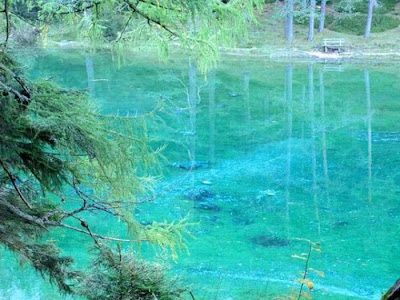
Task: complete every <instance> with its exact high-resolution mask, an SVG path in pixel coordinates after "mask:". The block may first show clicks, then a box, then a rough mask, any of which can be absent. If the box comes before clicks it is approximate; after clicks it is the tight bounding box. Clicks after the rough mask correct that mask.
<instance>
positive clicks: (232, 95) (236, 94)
mask: <svg viewBox="0 0 400 300" xmlns="http://www.w3.org/2000/svg"><path fill="white" fill-rule="evenodd" d="M240 95H241V94H239V93H236V92H231V93H229V96H230V97H232V98H235V97H238V96H240Z"/></svg>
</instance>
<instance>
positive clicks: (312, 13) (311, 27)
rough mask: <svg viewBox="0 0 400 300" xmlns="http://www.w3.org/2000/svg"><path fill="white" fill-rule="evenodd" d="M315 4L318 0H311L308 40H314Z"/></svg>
mask: <svg viewBox="0 0 400 300" xmlns="http://www.w3.org/2000/svg"><path fill="white" fill-rule="evenodd" d="M315 5H316V0H311V1H310V23H309V27H308V38H307V40H308V41H310V42H311V41H312V40H313V39H314V21H315V20H314V17H315Z"/></svg>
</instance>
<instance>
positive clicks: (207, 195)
mask: <svg viewBox="0 0 400 300" xmlns="http://www.w3.org/2000/svg"><path fill="white" fill-rule="evenodd" d="M187 197H188V198H189V199H190V200H192V201H199V202H206V201H207V200H209V199H212V198H214V197H215V194H214V193H213V192H212V191H210V190H208V189H193V190H190V191H189V192H188V194H187Z"/></svg>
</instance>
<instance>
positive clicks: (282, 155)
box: [0, 49, 400, 299]
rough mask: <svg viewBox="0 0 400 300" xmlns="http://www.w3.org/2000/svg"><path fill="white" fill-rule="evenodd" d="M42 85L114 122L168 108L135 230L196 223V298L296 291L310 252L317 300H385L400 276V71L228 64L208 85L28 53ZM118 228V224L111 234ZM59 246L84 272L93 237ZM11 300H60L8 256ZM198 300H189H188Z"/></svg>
mask: <svg viewBox="0 0 400 300" xmlns="http://www.w3.org/2000/svg"><path fill="white" fill-rule="evenodd" d="M18 56H19V57H21V58H22V59H23V60H24V63H25V65H26V68H27V72H28V73H29V74H30V75H31V77H32V78H39V77H45V78H49V77H51V78H52V79H53V80H55V81H56V82H58V83H59V84H60V85H62V86H64V87H71V88H79V89H87V90H88V93H89V94H90V95H91V96H92V97H93V98H94V99H95V101H96V102H97V103H99V104H100V106H101V109H102V111H103V112H104V113H105V114H119V115H130V116H134V115H141V114H143V113H146V112H149V111H152V110H154V109H155V108H156V107H158V106H160V105H161V104H162V106H163V108H162V109H161V110H160V111H159V112H158V116H159V118H160V119H159V121H158V122H152V123H150V124H153V125H152V126H150V127H149V134H150V136H151V137H152V138H153V139H154V146H161V145H166V146H167V147H166V150H165V151H164V155H165V157H166V158H167V161H165V163H164V164H163V177H162V178H161V179H160V181H159V182H158V184H157V185H156V187H155V188H156V192H155V193H156V200H155V201H154V202H152V203H148V204H145V205H142V206H139V207H138V208H137V210H136V212H135V213H136V215H137V218H138V219H139V220H140V221H142V222H144V223H147V222H151V221H152V220H157V221H163V220H169V221H172V220H178V219H179V218H182V217H184V216H186V215H187V214H190V220H191V221H193V222H199V223H198V225H196V226H194V227H193V228H192V232H193V235H194V238H188V240H187V247H188V249H189V252H190V254H188V253H186V252H182V253H180V255H179V259H178V260H177V261H176V262H171V273H173V274H179V275H181V276H182V277H183V278H184V281H185V282H186V283H188V284H190V285H191V286H192V288H193V293H194V294H195V295H196V299H273V298H274V297H276V296H279V295H288V294H290V293H291V292H292V291H294V292H295V291H297V290H298V288H299V284H298V283H297V282H296V278H299V277H300V275H299V272H302V271H303V270H304V261H302V260H299V259H295V258H293V257H292V255H293V254H298V255H300V254H301V253H306V252H308V249H309V245H308V243H307V242H305V241H303V240H304V239H307V240H311V241H314V242H319V243H320V244H321V248H322V253H318V252H312V254H311V257H310V267H312V268H315V269H317V270H321V271H323V272H325V277H324V278H321V277H320V276H318V274H317V273H316V272H313V271H311V272H310V273H309V277H308V278H309V279H310V280H312V281H313V282H314V284H315V288H314V290H313V292H312V295H313V298H314V299H379V297H380V295H381V293H382V292H384V291H386V290H387V289H388V288H389V287H390V286H391V285H392V284H393V283H394V282H395V281H396V280H397V279H398V278H399V276H400V242H399V235H400V226H399V224H400V122H399V119H400V114H399V113H400V72H399V68H398V66H396V65H386V64H373V65H361V64H351V63H342V64H339V63H335V64H320V63H306V62H303V63H294V62H293V63H287V62H270V61H268V60H266V59H254V58H243V57H241V58H235V57H230V58H225V59H223V60H222V62H221V64H220V65H219V66H218V68H217V69H216V70H213V71H210V72H209V73H207V74H200V73H199V71H198V70H197V69H196V66H195V64H194V63H193V62H190V61H189V60H188V59H187V58H172V59H171V60H170V61H168V62H160V61H159V60H158V59H157V58H151V57H141V56H140V57H139V56H137V55H136V56H135V55H131V56H130V57H127V58H124V59H123V60H121V59H118V58H117V57H113V56H112V55H110V54H109V53H97V54H88V53H86V54H85V53H81V52H77V51H72V50H62V49H55V50H46V51H43V50H36V51H33V52H32V51H26V52H22V53H21V52H18ZM119 225H120V224H108V229H107V230H109V232H110V233H115V232H118V230H119V229H118V226H119ZM67 234H68V233H66V232H62V233H60V234H59V236H57V238H59V239H60V243H59V244H60V246H61V247H62V248H63V249H65V251H66V253H68V254H75V255H76V256H77V257H78V263H79V262H80V263H82V264H85V263H87V260H88V254H87V252H86V251H85V250H84V251H82V243H83V244H85V243H86V244H87V245H89V244H90V241H87V240H86V238H85V237H79V236H77V237H76V238H71V235H67ZM0 266H1V268H2V272H1V280H0V299H62V296H60V295H59V294H58V293H57V292H56V290H55V289H54V288H52V287H51V286H50V285H49V284H48V283H47V282H46V281H44V280H42V279H41V278H40V276H38V275H37V274H35V273H34V272H33V271H32V270H30V269H29V266H25V267H24V268H23V269H22V270H21V269H20V268H19V266H18V262H17V261H16V260H15V259H14V258H13V256H12V255H10V254H9V253H7V252H3V253H2V254H1V255H0ZM188 299H189V298H188Z"/></svg>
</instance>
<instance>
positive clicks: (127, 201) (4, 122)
mask: <svg viewBox="0 0 400 300" xmlns="http://www.w3.org/2000/svg"><path fill="white" fill-rule="evenodd" d="M0 61H1V62H0V71H1V74H0V76H1V87H0V89H1V91H0V93H1V97H0V131H1V135H0V216H1V218H0V233H1V234H0V243H1V244H2V245H4V246H6V247H7V248H8V249H10V250H12V251H14V252H15V253H18V254H20V256H21V258H22V260H23V261H29V262H30V263H31V264H32V265H33V267H34V268H36V269H37V270H38V271H39V272H40V274H42V275H44V276H47V277H48V278H49V279H50V282H55V283H56V284H57V285H58V287H59V288H60V289H61V290H62V291H65V292H73V289H72V287H71V286H72V285H73V284H74V280H77V279H80V280H82V278H84V277H85V275H84V274H83V273H80V272H77V271H76V270H73V269H72V268H71V266H72V263H73V259H72V258H71V257H62V256H60V249H58V248H57V246H56V244H55V243H54V242H46V233H47V231H49V230H50V229H51V228H53V227H63V228H66V229H68V230H72V231H76V232H79V233H82V234H85V235H87V236H88V237H89V238H91V239H93V241H94V243H95V245H96V247H97V248H98V249H99V253H100V254H101V255H103V256H104V255H105V254H104V253H108V254H110V253H112V251H111V250H109V249H108V247H107V246H106V244H105V241H107V240H114V241H125V242H141V241H146V242H150V243H154V244H159V245H161V246H162V247H163V248H170V249H171V250H172V251H173V254H176V250H177V249H179V248H180V247H182V245H183V237H182V234H183V233H184V232H185V230H186V223H184V222H178V223H176V224H157V225H155V226H143V225H141V224H140V223H139V222H137V221H136V220H135V219H134V218H133V216H132V212H133V211H134V207H135V205H136V204H138V203H139V202H140V199H139V198H138V197H139V196H140V195H143V194H144V193H145V191H147V190H148V189H149V188H150V186H151V182H152V174H151V171H150V167H152V166H154V165H156V164H157V160H158V152H157V151H154V150H152V149H151V148H150V147H149V146H148V143H149V140H148V138H147V136H146V131H145V123H146V119H148V118H150V117H151V114H150V115H148V116H142V117H137V118H122V117H115V116H110V117H106V116H102V115H99V114H98V113H97V112H96V110H95V109H94V108H93V106H92V105H91V104H90V102H89V100H88V98H87V97H86V95H85V94H84V93H82V92H77V91H70V90H64V89H61V88H59V87H57V86H55V85H53V84H51V83H50V82H45V81H42V82H37V83H31V82H28V81H26V80H23V79H21V78H22V74H21V73H20V70H19V68H18V67H17V65H16V63H14V62H13V61H12V60H11V59H9V58H8V57H7V56H6V55H5V54H2V56H1V57H0ZM89 188H90V190H89ZM88 190H89V191H88ZM89 212H90V213H96V212H97V213H100V212H101V213H107V214H108V215H109V216H110V218H115V220H116V219H117V218H118V220H123V221H125V223H126V224H127V225H128V226H127V227H129V231H130V232H131V236H130V237H128V238H127V237H124V238H123V239H119V238H117V237H106V236H103V235H101V234H98V233H96V232H93V231H92V230H91V224H90V222H87V221H85V219H84V217H85V216H86V215H87V213H89ZM110 255H111V254H110ZM121 255H122V254H121ZM99 299H101V298H99ZM107 299H108V298H107ZM137 299H139V298H137Z"/></svg>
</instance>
